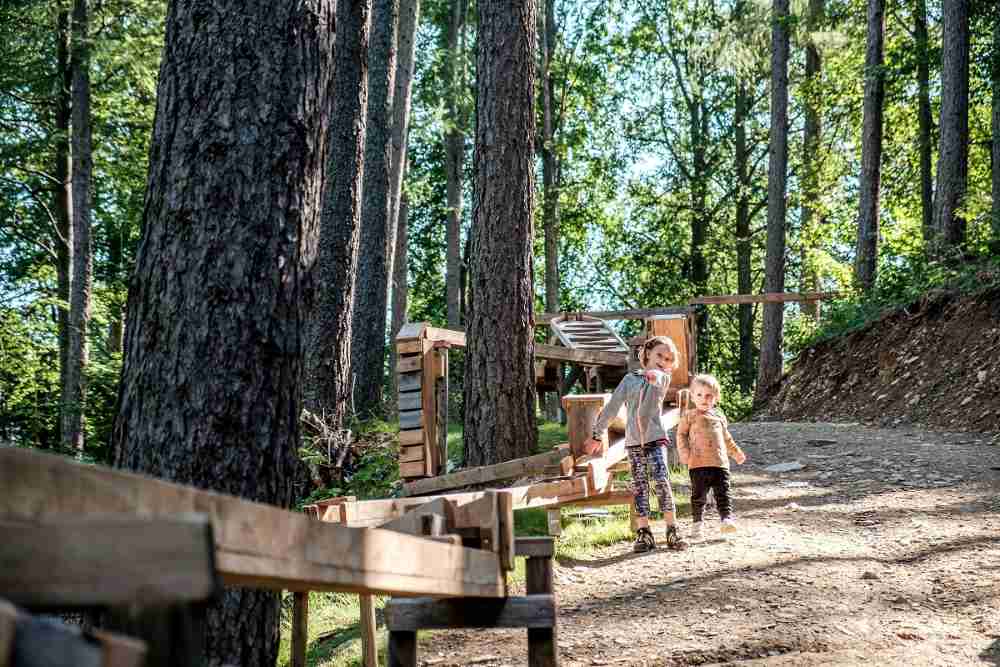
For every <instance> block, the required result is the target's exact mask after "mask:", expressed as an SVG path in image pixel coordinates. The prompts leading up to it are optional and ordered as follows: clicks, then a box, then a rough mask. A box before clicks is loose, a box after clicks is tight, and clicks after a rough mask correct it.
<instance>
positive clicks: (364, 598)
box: [358, 593, 378, 667]
mask: <svg viewBox="0 0 1000 667" xmlns="http://www.w3.org/2000/svg"><path fill="white" fill-rule="evenodd" d="M358 597H359V598H360V599H361V648H362V651H363V652H364V666H365V667H378V647H377V646H376V645H375V598H374V597H373V596H371V595H368V594H364V593H363V594H361V595H359V596H358Z"/></svg>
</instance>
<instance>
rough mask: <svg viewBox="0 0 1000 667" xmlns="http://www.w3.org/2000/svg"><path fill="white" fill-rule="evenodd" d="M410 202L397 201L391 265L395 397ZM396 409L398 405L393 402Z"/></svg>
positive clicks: (391, 368)
mask: <svg viewBox="0 0 1000 667" xmlns="http://www.w3.org/2000/svg"><path fill="white" fill-rule="evenodd" d="M409 216H410V202H409V199H408V198H407V196H406V192H405V191H404V192H403V194H402V196H401V197H400V199H399V217H398V220H397V227H396V235H395V237H396V248H395V253H394V257H393V265H392V322H391V325H390V327H389V332H390V336H389V341H390V345H389V358H390V363H389V378H390V384H391V385H392V389H393V395H394V396H395V395H396V393H397V391H398V387H397V385H396V383H397V382H398V381H399V376H398V375H397V374H396V361H397V357H396V336H397V334H399V330H400V329H402V328H403V325H404V324H405V323H406V302H407V298H408V296H409V294H408V291H409V286H408V284H407V270H408V266H407V265H408V261H407V247H406V244H407V237H408V234H407V227H408V225H409ZM393 405H395V406H396V407H397V409H398V403H396V402H394V403H393Z"/></svg>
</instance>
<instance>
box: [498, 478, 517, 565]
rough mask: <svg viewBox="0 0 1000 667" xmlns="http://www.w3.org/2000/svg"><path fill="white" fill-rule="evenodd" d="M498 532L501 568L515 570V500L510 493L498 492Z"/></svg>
mask: <svg viewBox="0 0 1000 667" xmlns="http://www.w3.org/2000/svg"><path fill="white" fill-rule="evenodd" d="M497 519H498V523H497V533H498V535H499V542H498V544H497V552H498V553H499V554H500V569H502V570H504V571H505V572H513V571H514V500H513V498H512V497H511V495H510V494H509V493H499V494H497Z"/></svg>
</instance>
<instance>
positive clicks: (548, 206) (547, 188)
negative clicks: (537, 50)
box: [541, 0, 559, 313]
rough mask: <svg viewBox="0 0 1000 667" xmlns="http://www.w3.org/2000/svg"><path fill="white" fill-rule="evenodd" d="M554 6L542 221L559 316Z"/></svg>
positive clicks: (549, 27) (548, 7) (548, 277)
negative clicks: (553, 62)
mask: <svg viewBox="0 0 1000 667" xmlns="http://www.w3.org/2000/svg"><path fill="white" fill-rule="evenodd" d="M555 7H556V3H555V0H545V17H544V21H545V30H544V31H542V85H541V94H542V146H541V149H542V150H541V153H542V186H543V196H544V202H543V208H542V220H543V225H544V229H545V311H546V312H549V313H558V312H559V153H558V151H556V147H555V109H554V108H553V107H554V105H555V90H554V84H553V80H552V60H553V56H554V55H555V50H556V35H557V26H556V9H555Z"/></svg>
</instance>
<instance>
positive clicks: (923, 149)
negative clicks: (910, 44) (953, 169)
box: [913, 0, 934, 246]
mask: <svg viewBox="0 0 1000 667" xmlns="http://www.w3.org/2000/svg"><path fill="white" fill-rule="evenodd" d="M913 21H914V25H913V35H914V37H915V41H916V44H915V46H916V49H917V101H918V102H917V104H918V108H917V115H918V117H919V119H920V142H919V143H920V219H921V226H920V229H921V231H922V233H923V237H924V244H925V246H926V245H928V244H930V243H931V240H932V238H933V236H934V233H933V230H934V182H933V180H932V179H933V175H932V174H931V145H932V140H931V131H932V125H933V122H934V121H933V120H932V119H931V85H930V64H931V57H930V41H929V40H928V37H927V0H914V11H913Z"/></svg>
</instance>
